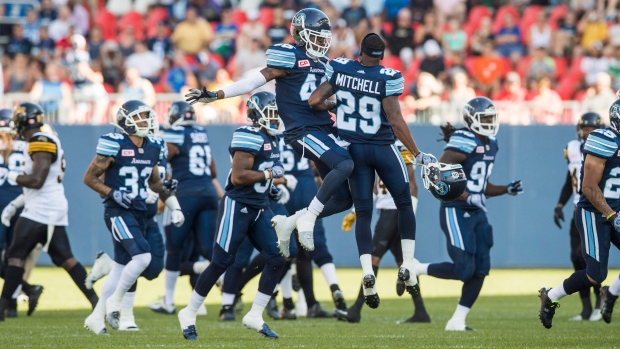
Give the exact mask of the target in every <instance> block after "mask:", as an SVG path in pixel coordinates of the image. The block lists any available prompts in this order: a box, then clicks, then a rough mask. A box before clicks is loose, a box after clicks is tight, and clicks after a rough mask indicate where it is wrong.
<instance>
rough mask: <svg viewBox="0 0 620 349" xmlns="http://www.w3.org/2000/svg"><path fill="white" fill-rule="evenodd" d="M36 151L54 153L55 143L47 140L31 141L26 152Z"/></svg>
mask: <svg viewBox="0 0 620 349" xmlns="http://www.w3.org/2000/svg"><path fill="white" fill-rule="evenodd" d="M38 151H43V152H46V153H52V154H56V144H55V143H49V142H31V143H30V145H29V146H28V154H32V153H36V152H38Z"/></svg>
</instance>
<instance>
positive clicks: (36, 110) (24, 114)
mask: <svg viewBox="0 0 620 349" xmlns="http://www.w3.org/2000/svg"><path fill="white" fill-rule="evenodd" d="M44 115H45V113H44V112H43V108H41V106H40V105H38V104H36V103H31V102H24V103H20V104H19V105H18V106H17V107H15V109H14V110H13V118H12V119H11V122H10V125H11V130H12V131H13V132H15V134H17V136H18V137H19V138H21V139H23V138H24V132H25V131H26V130H29V129H33V128H36V129H40V128H41V126H43V116H44Z"/></svg>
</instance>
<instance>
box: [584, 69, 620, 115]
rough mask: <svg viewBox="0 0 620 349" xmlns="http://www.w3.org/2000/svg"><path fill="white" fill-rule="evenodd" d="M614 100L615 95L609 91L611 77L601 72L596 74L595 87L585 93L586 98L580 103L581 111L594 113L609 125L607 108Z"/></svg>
mask: <svg viewBox="0 0 620 349" xmlns="http://www.w3.org/2000/svg"><path fill="white" fill-rule="evenodd" d="M615 100H616V94H615V93H614V91H613V90H612V89H611V77H610V76H609V74H607V73H604V72H601V73H598V74H597V77H596V85H595V86H594V87H590V88H588V89H587V91H586V96H585V98H584V99H583V101H582V103H581V108H582V109H583V111H584V112H585V111H595V112H597V113H599V114H600V115H601V116H603V117H604V118H605V119H607V121H606V123H609V120H608V116H609V106H610V105H611V104H612V103H613V102H614V101H615Z"/></svg>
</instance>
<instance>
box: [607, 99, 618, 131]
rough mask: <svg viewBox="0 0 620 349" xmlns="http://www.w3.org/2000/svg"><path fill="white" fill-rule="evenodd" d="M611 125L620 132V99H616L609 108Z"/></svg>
mask: <svg viewBox="0 0 620 349" xmlns="http://www.w3.org/2000/svg"><path fill="white" fill-rule="evenodd" d="M609 127H610V128H611V129H612V130H614V131H616V133H617V134H620V99H616V101H615V102H614V103H613V104H612V105H611V108H609Z"/></svg>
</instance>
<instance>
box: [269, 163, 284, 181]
mask: <svg viewBox="0 0 620 349" xmlns="http://www.w3.org/2000/svg"><path fill="white" fill-rule="evenodd" d="M282 177H284V166H282V164H281V163H280V162H279V161H278V162H276V163H275V164H274V165H273V166H272V167H271V178H282Z"/></svg>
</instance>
